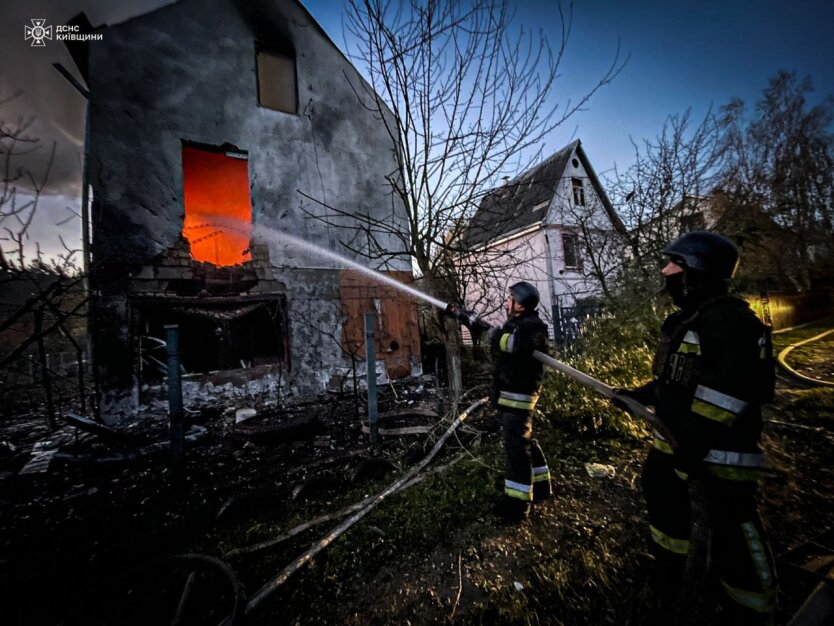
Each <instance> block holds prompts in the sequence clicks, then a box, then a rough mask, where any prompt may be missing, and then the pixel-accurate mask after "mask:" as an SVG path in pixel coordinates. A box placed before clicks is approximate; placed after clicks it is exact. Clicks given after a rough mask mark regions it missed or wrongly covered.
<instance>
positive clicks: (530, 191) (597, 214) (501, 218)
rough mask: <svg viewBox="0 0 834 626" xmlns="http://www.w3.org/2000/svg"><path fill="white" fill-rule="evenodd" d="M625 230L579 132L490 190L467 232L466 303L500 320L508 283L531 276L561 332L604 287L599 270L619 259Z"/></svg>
mask: <svg viewBox="0 0 834 626" xmlns="http://www.w3.org/2000/svg"><path fill="white" fill-rule="evenodd" d="M624 232H625V228H624V226H623V224H622V222H621V221H620V218H619V217H618V216H617V214H616V213H615V211H614V208H613V206H612V205H611V201H610V200H609V199H608V196H607V194H606V193H605V190H604V189H603V187H602V185H601V184H600V182H599V179H598V178H597V175H596V173H595V172H594V169H593V167H592V166H591V163H590V161H589V159H588V156H587V155H586V154H585V150H584V149H583V148H582V144H581V142H580V141H579V140H576V141H574V142H572V143H571V144H569V145H567V146H565V147H564V148H562V149H561V150H559V151H558V152H556V153H555V154H553V155H552V156H550V157H549V158H548V159H546V160H545V161H543V162H542V163H540V164H539V165H537V166H535V167H533V168H531V169H529V170H527V171H526V172H524V173H522V174H521V175H519V176H517V177H516V178H515V179H513V180H510V181H508V182H507V183H506V184H505V185H504V186H502V187H499V188H496V189H493V190H491V191H490V192H489V193H487V194H486V195H485V196H484V198H483V200H482V201H481V204H480V206H479V207H478V210H477V212H476V213H475V215H474V216H473V218H472V220H471V222H470V224H469V227H468V229H467V232H466V235H465V238H464V243H465V246H466V248H467V249H468V250H470V251H471V252H470V253H469V254H468V255H466V256H465V257H464V258H463V260H462V262H461V274H462V276H464V282H465V283H466V292H467V293H466V301H467V304H469V305H471V306H473V307H476V308H477V309H478V310H487V311H492V312H493V313H492V318H493V319H494V320H495V321H499V320H500V319H502V318H503V315H504V313H503V310H502V308H501V307H502V305H503V302H504V300H505V299H506V294H507V287H508V286H509V285H511V284H512V283H514V282H516V281H518V280H527V281H529V282H531V283H533V284H535V285H536V286H537V287H538V289H539V292H540V293H541V304H540V306H539V310H540V311H541V312H542V313H543V315H544V316H545V317H546V318H547V319H548V321H549V322H550V323H551V328H552V330H553V332H554V334H555V336H556V339H559V338H560V333H563V332H564V331H565V330H566V329H565V328H564V324H563V322H570V320H571V319H573V318H574V317H575V315H577V314H578V309H581V308H582V307H583V306H585V305H588V304H591V303H593V302H594V301H595V299H596V298H597V297H598V296H599V295H600V294H601V293H602V289H603V285H602V281H601V280H600V278H603V279H604V278H605V276H606V273H607V272H609V271H611V270H612V269H613V267H614V266H615V264H616V262H617V261H618V258H617V256H616V255H619V254H620V250H621V244H620V239H619V234H622V233H624ZM469 267H471V268H472V271H471V272H469V271H468V268H469ZM467 277H468V278H467Z"/></svg>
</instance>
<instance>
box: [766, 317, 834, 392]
mask: <svg viewBox="0 0 834 626" xmlns="http://www.w3.org/2000/svg"><path fill="white" fill-rule="evenodd" d="M831 333H834V328H832V329H830V330H826V331H825V332H824V333H820V334H819V335H816V336H814V337H811V338H809V339H805V340H803V341H800V342H798V343H792V344H791V345H789V346H788V347H787V348H785V349H784V350H782V351H781V352H780V353H779V356H777V357H776V360H777V362H778V363H779V365H780V366H782V368H783V369H784V370H785V371H786V372H788V374H790V375H791V376H794V377H795V378H798V379H799V380H801V381H804V382H806V383H811V384H814V385H823V386H825V387H834V382H832V381H830V380H819V379H817V378H811V377H810V376H805V375H804V374H800V373H799V372H797V371H796V370H795V369H793V368H792V367H791V366H790V365H788V363H787V361H786V360H785V359H786V357H787V356H788V354H790V353H791V351H792V350H793V349H794V348H798V347H799V346H804V345H805V344H806V343H811V342H812V341H816V340H817V339H822V338H823V337H825V336H826V335H830V334H831Z"/></svg>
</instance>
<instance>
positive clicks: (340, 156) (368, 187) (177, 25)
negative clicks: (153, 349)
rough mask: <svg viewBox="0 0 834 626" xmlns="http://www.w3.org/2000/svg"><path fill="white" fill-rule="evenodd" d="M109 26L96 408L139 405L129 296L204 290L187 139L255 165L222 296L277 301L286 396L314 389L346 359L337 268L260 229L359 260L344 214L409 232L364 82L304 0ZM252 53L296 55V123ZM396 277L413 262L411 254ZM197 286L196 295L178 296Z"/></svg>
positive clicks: (180, 7)
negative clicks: (264, 86) (245, 257)
mask: <svg viewBox="0 0 834 626" xmlns="http://www.w3.org/2000/svg"><path fill="white" fill-rule="evenodd" d="M102 32H103V34H104V36H103V40H102V41H100V42H96V45H92V46H90V47H89V85H90V92H91V97H90V102H89V106H90V109H89V125H90V126H89V144H88V167H89V176H90V184H91V186H92V188H93V201H92V207H93V208H92V222H93V235H92V246H91V251H92V262H93V266H92V267H93V272H92V277H91V281H92V286H93V290H94V294H95V298H94V305H93V316H92V322H91V327H92V330H93V340H94V356H95V362H96V365H97V371H98V375H99V381H100V385H101V389H102V411H103V412H105V413H107V412H110V413H116V412H130V411H131V410H135V408H136V406H137V405H138V403H139V402H140V397H139V395H138V394H137V393H136V391H137V390H138V389H139V387H140V383H141V381H140V380H139V379H138V378H137V363H138V360H139V359H138V340H137V335H141V333H142V328H141V320H139V319H137V316H138V314H137V310H136V307H134V305H133V302H134V299H135V298H136V297H139V296H141V297H142V298H144V301H143V302H144V304H143V306H148V297H151V298H152V297H153V295H154V294H156V295H159V296H160V297H163V296H164V297H167V298H169V299H170V298H171V297H180V298H184V299H187V298H195V300H199V298H200V297H205V296H206V295H207V293H206V292H205V289H200V288H199V284H200V283H199V281H200V280H201V277H203V278H204V277H205V274H206V268H205V264H202V263H199V262H196V261H194V260H193V259H192V258H190V256H189V254H188V243H187V242H186V241H185V240H184V239H183V233H182V230H183V218H184V207H183V164H182V153H183V146H184V145H197V146H211V147H215V148H218V149H228V150H230V151H233V152H235V153H236V154H242V155H244V156H245V157H246V158H247V159H248V171H249V180H250V185H251V189H250V191H251V202H252V220H253V223H254V225H255V227H256V231H255V232H256V234H255V235H254V238H253V246H252V258H253V260H252V261H251V262H249V263H246V264H244V265H243V266H238V270H236V273H235V271H233V272H231V274H234V276H231V274H230V276H231V277H230V278H229V281H230V284H229V285H227V286H226V289H225V291H224V292H223V294H226V295H234V294H235V291H236V289H237V290H238V291H239V292H240V293H244V294H246V295H248V296H252V297H257V296H259V295H261V296H268V295H270V294H272V295H275V296H276V297H278V296H279V295H280V296H282V297H283V298H284V299H285V301H286V303H287V308H288V311H287V313H288V328H289V333H288V341H289V352H290V357H291V363H290V370H291V371H290V372H289V373H287V374H286V376H287V378H286V385H287V389H288V390H291V391H297V392H299V393H304V392H314V391H320V390H321V389H322V387H323V385H324V383H325V379H326V378H327V369H328V368H329V367H338V366H343V365H344V354H343V352H342V350H341V348H340V345H339V342H338V338H339V337H340V336H341V323H342V319H341V317H340V311H341V307H340V306H339V272H338V269H337V267H336V266H335V265H334V264H333V263H332V262H329V261H327V260H326V259H324V258H321V257H316V256H315V255H310V254H308V253H309V250H308V251H306V252H304V251H299V250H293V249H290V248H287V247H286V246H285V245H284V244H282V243H281V242H280V241H278V240H270V239H269V238H266V239H265V238H263V237H261V236H260V235H259V234H258V231H257V227H258V226H266V227H270V228H274V229H278V230H280V231H283V232H288V233H291V234H292V235H294V236H296V237H299V238H301V239H303V240H305V241H307V242H310V243H311V244H315V245H316V246H319V247H322V248H325V249H329V250H331V251H334V252H338V253H340V254H345V255H347V256H351V255H350V253H349V252H347V249H346V248H345V247H344V246H343V245H342V243H341V242H343V241H344V242H350V243H352V244H353V246H354V247H359V248H361V247H362V243H363V242H362V239H361V237H363V235H361V231H360V230H358V229H351V228H344V227H339V226H337V225H333V224H341V225H343V226H350V223H351V219H349V218H345V217H340V215H339V214H340V213H341V212H347V213H354V212H358V213H362V214H369V215H370V216H371V218H373V219H377V220H382V221H385V222H386V223H394V224H404V223H405V216H404V211H403V208H402V206H401V204H398V202H397V201H396V199H395V198H393V196H392V195H391V194H390V189H389V187H388V186H387V185H386V183H385V179H384V177H385V175H387V174H390V173H391V172H392V171H393V170H394V168H395V164H394V160H393V152H392V141H391V139H390V137H389V135H388V133H387V132H386V130H385V127H384V125H383V124H382V123H381V121H380V120H379V119H378V116H375V115H374V114H373V113H371V112H370V111H368V110H367V109H366V107H364V106H362V104H361V103H360V102H359V100H358V95H357V94H362V93H363V90H364V83H363V82H362V80H361V78H360V77H359V76H358V74H357V72H356V70H355V69H354V68H353V67H352V65H351V64H350V63H349V62H348V61H347V60H346V59H345V57H344V56H343V55H342V54H341V53H340V52H339V51H338V50H337V49H336V47H335V46H334V45H333V44H332V42H331V41H330V40H329V39H328V38H327V36H326V35H325V34H324V33H323V32H322V31H321V29H320V27H319V26H318V25H317V24H316V23H315V21H314V20H313V19H312V17H311V16H310V15H309V14H308V13H307V11H306V10H305V9H304V8H303V7H302V6H301V5H300V4H299V3H297V2H296V1H295V0H273V1H258V0H181V1H180V2H178V3H175V4H173V5H169V6H167V7H164V8H162V9H159V10H157V11H154V12H152V13H149V14H146V15H143V16H140V17H137V18H134V19H132V20H129V21H127V22H124V23H122V24H118V25H115V26H111V27H108V28H106V29H104V30H103V31H102ZM258 49H274V50H280V51H282V52H287V51H288V52H290V53H291V54H292V53H294V55H295V64H296V76H297V93H298V112H297V114H293V113H284V112H280V111H276V110H272V109H269V108H266V107H262V106H259V104H258V82H257V81H258V78H257V67H256V54H257V50H258ZM305 196H306V197H305ZM310 198H313V199H314V200H311V199H310ZM317 201H318V202H317ZM325 205H329V206H331V207H335V208H336V209H338V212H337V211H334V210H333V209H329V208H327V206H325ZM328 222H329V223H328ZM403 228H404V227H403ZM356 237H359V239H356ZM382 244H383V245H385V244H386V242H385V240H384V238H383V240H382ZM396 245H397V244H396V242H395V241H391V242H390V247H391V248H393V247H394V246H396ZM354 258H355V260H358V261H362V260H361V259H360V258H356V257H354ZM387 269H390V270H399V271H408V270H409V269H410V266H409V263H408V260H407V259H406V258H402V259H395V260H394V261H393V262H390V261H389V264H388V267H387ZM209 273H211V272H210V271H209ZM227 274H228V272H227ZM225 275H226V274H224V276H225ZM224 280H225V279H224ZM235 280H237V281H238V282H237V283H235V282H234V281H235ZM189 281H191V282H193V283H194V284H196V285H197V287H196V288H194V289H192V290H191V291H189V290H187V289H186V290H185V291H183V290H182V285H183V284H186V283H188V282H189ZM215 282H217V279H215ZM221 282H222V281H221ZM210 295H217V294H214V293H213V294H210ZM334 338H337V339H334ZM131 390H132V391H133V394H132V395H131V394H129V393H128V392H129V391H131Z"/></svg>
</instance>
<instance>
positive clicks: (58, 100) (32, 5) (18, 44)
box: [0, 0, 171, 197]
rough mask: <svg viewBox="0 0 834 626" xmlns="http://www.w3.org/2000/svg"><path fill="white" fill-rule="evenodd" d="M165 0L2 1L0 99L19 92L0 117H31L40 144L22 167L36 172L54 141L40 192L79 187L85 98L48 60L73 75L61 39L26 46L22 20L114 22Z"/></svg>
mask: <svg viewBox="0 0 834 626" xmlns="http://www.w3.org/2000/svg"><path fill="white" fill-rule="evenodd" d="M170 3H171V0H133V1H128V2H113V1H112V0H81V1H79V2H67V1H66V0H30V1H28V2H11V3H6V5H5V6H4V7H3V10H2V12H0V59H3V72H2V74H0V100H2V99H3V98H4V97H8V96H10V95H12V94H15V93H17V92H22V93H21V95H20V96H18V97H16V98H14V99H12V100H10V101H7V102H5V103H4V104H2V105H0V121H3V122H6V123H22V122H25V121H27V120H31V119H32V118H34V121H33V122H32V124H31V126H30V128H29V135H30V136H32V137H37V138H39V139H40V147H39V149H38V150H36V151H34V152H32V153H30V154H28V155H25V156H23V157H20V158H19V159H18V160H17V161H16V165H18V166H22V167H25V168H28V169H29V170H31V171H32V172H33V173H34V174H35V176H36V177H37V176H38V175H39V174H40V173H42V172H43V170H44V167H45V165H46V161H47V160H48V155H49V152H50V149H51V146H52V144H53V142H54V144H55V162H54V164H53V167H52V171H51V173H50V176H49V181H48V184H47V187H46V189H45V190H44V192H45V193H47V194H51V195H66V196H70V197H73V196H78V195H80V193H81V146H82V144H83V137H84V111H85V107H86V101H85V99H84V98H83V97H82V96H81V94H80V93H78V91H76V90H75V88H74V87H72V86H71V85H70V84H69V82H67V80H66V79H65V78H64V77H63V76H61V75H60V74H59V73H58V71H57V70H55V68H54V67H53V66H52V64H53V63H56V62H57V63H61V64H62V65H63V66H64V67H66V68H67V69H68V70H69V71H70V72H72V73H73V74H74V75H75V76H76V77H78V72H77V70H76V68H75V64H74V63H73V61H72V58H71V57H70V55H69V53H68V52H67V51H66V48H65V47H64V44H63V43H61V42H59V41H55V40H54V39H53V40H52V41H48V40H47V41H46V42H45V43H46V46H44V47H32V46H31V45H30V43H31V42H29V41H25V40H24V26H26V25H31V20H32V19H45V20H46V24H47V25H52V26H53V27H54V26H55V25H58V24H64V23H66V22H67V21H68V20H69V19H70V18H71V17H73V16H74V15H76V14H77V13H80V12H81V11H84V12H85V13H86V14H87V16H88V17H89V18H90V21H91V22H92V23H93V24H94V25H99V24H116V23H119V22H122V21H124V20H126V19H129V18H131V17H135V16H136V15H141V14H143V13H146V12H148V11H152V10H154V9H157V8H159V7H160V6H164V5H166V4H170ZM90 45H95V43H94V42H93V43H91V44H90ZM81 82H82V83H83V81H81Z"/></svg>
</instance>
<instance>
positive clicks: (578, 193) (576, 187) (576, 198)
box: [570, 178, 585, 206]
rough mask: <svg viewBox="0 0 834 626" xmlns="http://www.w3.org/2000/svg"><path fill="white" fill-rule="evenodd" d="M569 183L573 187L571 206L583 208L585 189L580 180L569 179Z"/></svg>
mask: <svg viewBox="0 0 834 626" xmlns="http://www.w3.org/2000/svg"><path fill="white" fill-rule="evenodd" d="M570 181H571V186H572V187H573V204H574V205H575V206H585V187H584V185H583V184H582V179H581V178H571V179H570Z"/></svg>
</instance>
